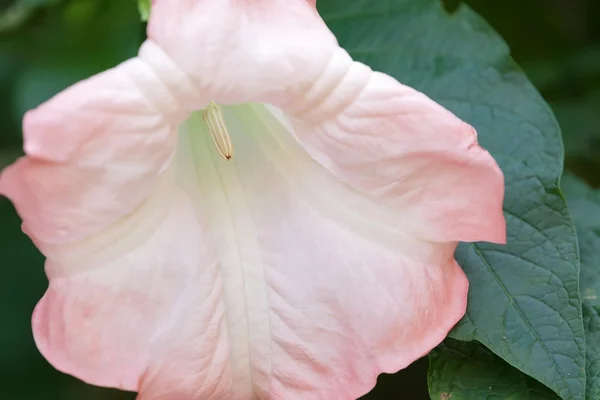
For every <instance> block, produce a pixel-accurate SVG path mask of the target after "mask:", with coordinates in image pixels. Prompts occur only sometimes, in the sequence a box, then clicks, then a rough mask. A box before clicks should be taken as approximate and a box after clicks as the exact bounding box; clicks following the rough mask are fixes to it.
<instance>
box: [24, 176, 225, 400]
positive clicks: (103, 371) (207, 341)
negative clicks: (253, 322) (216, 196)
mask: <svg viewBox="0 0 600 400" xmlns="http://www.w3.org/2000/svg"><path fill="white" fill-rule="evenodd" d="M197 209H198V208H197V206H196V205H193V204H191V203H190V201H189V200H188V199H187V197H186V196H185V195H183V194H182V193H181V191H180V190H179V189H177V188H176V187H175V186H174V185H173V184H172V182H165V184H163V185H161V186H160V187H159V188H158V189H157V190H156V191H155V193H154V194H153V195H151V197H150V199H149V200H148V201H147V202H146V203H145V204H144V206H142V207H140V208H139V209H138V210H137V211H136V212H135V213H134V214H133V215H132V216H131V217H130V218H129V219H127V220H125V221H123V222H121V223H120V224H119V225H118V226H117V227H113V228H111V229H110V230H108V231H106V232H104V233H102V234H101V235H99V236H96V237H94V238H93V239H89V240H87V241H85V242H83V243H76V244H71V245H69V246H66V247H62V248H61V251H60V252H57V253H54V254H52V256H51V257H50V258H48V261H47V265H46V267H47V273H48V275H49V277H50V287H49V289H48V291H47V292H46V294H45V296H44V298H43V299H42V300H41V301H40V303H39V304H38V306H37V308H36V310H35V313H34V317H33V330H34V337H35V340H36V343H37V345H38V347H39V349H40V351H41V352H42V354H43V355H44V356H45V357H46V358H47V359H48V361H50V362H51V363H52V364H53V365H54V366H55V367H56V368H57V369H59V370H61V371H63V372H66V373H69V374H72V375H74V376H76V377H78V378H80V379H82V380H84V381H85V382H88V383H91V384H95V385H101V386H108V387H115V388H120V389H124V390H131V391H137V390H139V388H140V385H142V386H143V387H145V386H147V385H149V384H147V383H146V382H147V381H155V380H160V382H162V383H163V385H162V386H161V387H159V388H155V389H153V390H152V393H153V395H154V396H156V398H157V399H158V398H160V399H165V398H168V399H173V400H175V399H184V398H185V399H195V398H198V399H209V398H213V397H211V396H214V395H219V394H221V395H222V394H223V393H225V392H226V391H227V390H228V388H229V386H230V380H231V376H230V372H229V371H230V360H229V340H230V339H229V337H228V335H227V328H226V325H225V323H224V321H223V318H224V308H223V303H222V298H221V295H222V290H221V288H222V286H221V277H220V275H219V269H218V268H219V266H218V260H217V259H216V258H215V253H214V250H212V249H213V248H214V247H213V245H212V242H211V240H210V238H207V237H206V235H205V232H204V230H203V228H202V227H201V225H202V220H203V218H204V217H203V216H202V215H201V214H199V213H198V212H197V211H196V210H197ZM116 238H119V239H118V240H115V239H116ZM167 392H169V393H167ZM167 394H180V396H174V397H162V396H163V395H167ZM196 396H197V397H196Z"/></svg>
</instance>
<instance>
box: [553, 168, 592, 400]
mask: <svg viewBox="0 0 600 400" xmlns="http://www.w3.org/2000/svg"><path fill="white" fill-rule="evenodd" d="M562 187H563V190H564V192H565V195H566V196H567V199H568V200H569V208H570V209H571V210H572V215H573V221H574V222H575V226H576V227H577V233H578V235H579V248H580V251H581V295H582V297H583V318H584V328H585V334H586V339H587V363H586V370H587V396H586V399H588V400H598V399H600V312H599V311H600V300H599V299H598V296H599V295H600V190H594V189H592V188H590V187H589V186H587V185H586V184H585V183H584V182H583V181H580V180H578V179H577V178H575V177H573V176H571V175H566V176H565V177H564V179H563V182H562Z"/></svg>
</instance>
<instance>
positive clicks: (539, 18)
mask: <svg viewBox="0 0 600 400" xmlns="http://www.w3.org/2000/svg"><path fill="white" fill-rule="evenodd" d="M445 2H446V4H447V6H448V9H449V10H450V11H451V10H453V9H454V8H455V7H456V4H457V3H458V2H457V1H456V0H446V1H445ZM467 2H468V3H469V4H470V5H471V6H472V7H473V8H474V9H475V10H476V11H478V12H479V13H480V14H482V15H483V16H484V17H485V18H486V19H487V20H488V21H489V22H490V24H491V25H492V26H493V27H494V28H495V29H496V30H497V31H498V32H499V33H500V34H501V35H502V36H503V37H504V38H505V40H506V41H507V42H508V44H509V45H510V47H511V49H512V51H513V55H514V57H515V59H516V60H517V61H518V62H519V64H520V65H521V66H522V67H523V69H524V70H525V72H526V73H527V74H528V76H529V77H530V79H531V80H532V81H533V82H534V83H535V84H536V86H537V87H538V88H539V90H540V91H541V92H542V94H543V95H544V96H545V98H546V99H547V100H548V101H549V103H550V104H551V106H552V107H553V109H554V111H555V113H556V116H557V118H558V120H559V122H560V124H561V126H562V128H563V135H564V141H565V147H566V167H567V168H568V169H570V170H571V171H572V172H573V173H575V174H576V175H578V176H579V177H580V178H583V179H585V180H586V181H587V182H588V183H591V184H592V185H594V186H596V187H599V186H600V1H598V0H504V1H502V2H491V1H489V0H469V1H467ZM143 37H144V27H143V24H142V22H141V21H140V15H139V13H138V4H137V3H136V1H134V0H16V1H15V0H0V121H2V129H1V130H0V167H2V166H4V165H7V164H8V163H10V162H12V160H14V159H15V158H16V157H17V156H18V155H19V154H20V153H21V150H20V147H21V131H20V121H21V119H22V117H23V114H24V113H25V112H26V110H28V109H31V108H33V107H35V106H36V105H38V104H39V103H41V102H42V101H44V100H46V99H48V98H49V97H51V96H52V95H53V94H55V93H57V92H58V91H60V90H62V89H63V88H64V87H66V86H68V85H70V84H72V83H74V82H76V81H78V80H80V79H82V78H85V77H88V76H90V75H92V74H94V73H97V72H100V71H102V70H105V69H107V68H110V67H111V66H114V65H115V64H117V63H118V62H120V61H122V60H125V59H127V58H128V57H131V56H133V55H134V54H135V53H136V51H137V48H138V46H139V44H140V43H141V42H142V40H143ZM19 224H20V222H19V219H18V218H17V216H16V215H15V213H14V210H13V208H12V206H11V205H10V203H9V202H8V201H6V200H5V199H1V198H0V266H2V267H3V271H4V273H5V275H4V279H2V280H1V281H0V399H7V400H39V399H44V400H54V399H57V400H71V399H73V400H81V399H86V400H87V399H89V400H119V399H132V398H133V396H132V395H129V394H124V393H116V392H114V391H110V390H104V389H96V388H91V387H89V386H86V385H85V384H83V383H80V382H78V381H76V380H75V379H73V378H70V377H68V376H65V375H63V374H61V373H59V372H57V371H55V370H54V369H53V368H52V367H50V366H49V365H48V364H47V363H46V362H45V361H44V359H43V358H42V356H41V355H40V354H39V353H38V351H37V349H36V348H35V345H34V343H33V338H32V335H31V327H30V315H31V312H32V310H33V307H34V306H35V303H36V302H37V301H38V300H39V298H40V297H41V296H42V294H43V292H44V290H45V287H46V285H47V282H46V280H45V277H44V273H43V270H42V268H41V265H42V257H41V256H40V255H39V253H38V252H37V251H36V250H35V248H34V247H33V245H32V244H31V243H30V242H29V240H28V239H27V238H26V237H25V236H24V235H16V234H15V232H19ZM426 368H427V361H426V360H422V361H420V362H418V363H416V364H415V365H414V366H413V367H411V368H410V369H409V370H407V371H404V372H402V373H400V374H398V375H397V376H382V377H381V378H380V381H379V382H380V384H379V385H378V387H377V388H376V389H375V390H374V391H373V392H372V393H371V394H370V395H368V396H366V397H365V398H368V399H396V398H397V393H403V394H406V396H407V398H411V399H414V400H421V399H426V398H428V397H427V395H426V394H425V393H427V390H426V381H425V370H426ZM394 393H396V395H394Z"/></svg>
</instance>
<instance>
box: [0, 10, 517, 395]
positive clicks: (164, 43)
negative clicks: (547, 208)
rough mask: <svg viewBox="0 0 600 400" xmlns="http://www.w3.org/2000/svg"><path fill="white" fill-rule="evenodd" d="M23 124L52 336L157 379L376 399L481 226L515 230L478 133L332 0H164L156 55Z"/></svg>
mask: <svg viewBox="0 0 600 400" xmlns="http://www.w3.org/2000/svg"><path fill="white" fill-rule="evenodd" d="M23 130H24V141H25V142H24V143H25V144H24V147H25V152H26V156H25V157H23V158H21V159H20V160H18V161H17V162H16V163H15V164H13V165H12V166H10V167H8V168H7V169H6V170H5V171H3V173H2V175H1V178H0V191H1V192H2V193H3V194H4V195H6V196H7V197H9V198H10V199H11V200H12V201H13V203H14V204H15V206H16V209H17V211H18V212H19V214H20V215H21V217H22V219H23V229H24V231H25V233H26V234H28V235H29V236H30V237H31V239H32V240H33V241H34V243H35V244H36V246H37V247H38V248H39V249H40V250H41V251H42V253H43V254H44V255H45V256H46V259H47V261H46V273H47V275H48V278H49V280H50V286H49V288H48V291H47V292H46V294H45V296H44V297H43V299H42V300H41V301H40V303H39V304H38V306H37V308H36V310H35V312H34V316H33V330H34V335H35V340H36V343H37V346H38V347H39V349H40V351H41V352H42V353H43V355H44V356H45V357H46V358H47V359H48V360H49V361H50V362H51V363H52V364H53V365H54V366H55V367H56V368H57V369H59V370H61V371H64V372H66V373H69V374H72V375H74V376H76V377H78V378H80V379H82V380H84V381H86V382H89V383H91V384H95V385H101V386H108V387H116V388H121V389H124V390H131V391H138V392H139V393H140V394H139V399H141V400H159V399H160V400H200V399H202V400H205V399H220V398H223V399H229V400H248V399H284V400H294V399H301V400H310V399H343V400H345V399H355V398H357V397H359V396H361V395H363V394H365V393H366V392H368V391H369V390H370V389H371V388H372V387H373V386H374V384H375V381H376V378H377V376H378V374H380V373H382V372H390V373H391V372H395V371H398V370H400V369H402V368H404V367H406V366H407V365H409V364H410V363H411V362H412V361H414V360H415V359H417V358H419V357H421V356H423V355H424V354H426V353H427V352H428V351H429V350H430V349H431V348H432V347H434V346H436V345H437V344H438V343H439V342H440V341H441V340H442V339H443V338H444V337H445V335H446V334H447V332H448V331H449V329H451V328H452V326H453V325H454V324H455V323H456V322H457V321H458V320H459V319H460V318H461V316H462V315H463V314H464V312H465V307H466V297H467V280H466V277H465V275H464V273H463V272H462V270H461V268H460V267H459V266H458V265H457V263H456V261H455V260H454V256H453V253H454V250H455V248H456V245H457V242H458V241H476V240H485V241H491V242H503V241H504V239H505V224H504V219H503V215H502V200H503V177H502V173H501V171H500V170H499V169H498V167H497V165H496V164H495V162H494V161H493V159H492V157H491V156H490V155H489V154H488V153H487V152H486V151H484V150H483V149H481V148H480V147H479V146H478V144H477V139H476V133H475V131H474V130H473V129H472V128H471V127H470V126H469V125H467V124H466V123H464V122H462V121H461V120H459V119H458V118H457V117H455V116H454V115H453V114H451V113H450V112H449V111H447V110H445V109H444V108H442V107H441V106H440V105H438V104H436V103H435V102H433V101H432V100H430V99H429V98H427V97H426V96H425V95H423V94H421V93H419V92H417V91H415V90H413V89H411V88H409V87H406V86H404V85H402V84H400V83H398V82H397V81H396V80H394V79H393V78H391V77H389V76H387V75H384V74H382V73H378V72H373V71H372V70H371V69H370V68H368V67H367V66H365V65H363V64H361V63H358V62H354V61H353V60H352V59H351V57H350V56H349V55H348V53H347V52H345V51H344V50H343V49H341V48H340V47H339V45H338V43H337V41H336V39H335V37H334V36H333V35H332V33H331V32H330V31H329V30H328V29H327V28H326V26H325V24H324V23H323V21H322V20H321V18H320V17H319V15H318V13H317V11H316V9H315V5H314V1H313V2H311V1H307V0H156V1H155V2H154V6H153V10H152V15H151V19H150V22H149V26H148V39H147V41H146V42H145V43H144V44H143V45H142V47H141V48H140V51H139V54H138V56H137V57H135V58H133V59H130V60H128V61H126V62H124V63H123V64H121V65H119V66H117V67H115V68H114V69H111V70H108V71H106V72H104V73H101V74H99V75H97V76H94V77H92V78H90V79H88V80H85V81H83V82H80V83H78V84H76V85H74V86H72V87H70V88H68V89H67V90H65V91H64V92H62V93H60V94H58V95H57V96H55V97H54V98H52V99H50V100H49V101H48V102H46V103H45V104H43V105H41V106H40V107H38V108H37V109H35V110H32V111H30V112H28V113H27V115H26V116H25V119H24V126H23Z"/></svg>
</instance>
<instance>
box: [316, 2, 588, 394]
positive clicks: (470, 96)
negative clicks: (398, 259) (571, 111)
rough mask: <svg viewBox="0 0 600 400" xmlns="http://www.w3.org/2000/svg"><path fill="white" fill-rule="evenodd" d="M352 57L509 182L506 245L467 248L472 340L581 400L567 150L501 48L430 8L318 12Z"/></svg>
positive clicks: (462, 11)
mask: <svg viewBox="0 0 600 400" xmlns="http://www.w3.org/2000/svg"><path fill="white" fill-rule="evenodd" d="M319 6H320V11H321V13H322V15H323V17H324V19H325V21H326V22H327V24H328V25H329V26H330V28H331V29H332V30H333V31H334V33H335V34H336V36H337V37H338V39H339V41H340V44H341V45H342V46H343V47H344V48H346V49H347V50H348V51H349V52H350V53H351V54H352V56H353V57H354V58H355V59H357V60H360V61H363V62H365V63H366V64H367V65H369V66H371V67H372V68H373V69H376V70H380V71H383V72H386V73H388V74H390V75H392V76H394V77H396V78H398V79H399V80H400V81H402V82H403V83H406V84H408V85H411V86H413V87H415V88H417V89H419V90H421V91H423V92H425V93H426V94H428V95H429V96H431V97H432V98H433V99H435V100H437V101H438V102H440V103H441V104H443V105H444V106H446V107H447V108H449V109H450V110H452V111H453V112H455V113H456V114H457V115H458V116H460V117H461V118H463V119H464V120H466V121H468V122H469V123H471V124H472V125H474V126H475V127H476V128H477V130H478V132H479V137H480V142H481V144H482V145H483V146H484V147H486V148H487V149H488V150H489V151H490V152H491V153H492V155H493V156H494V157H495V158H496V160H497V161H498V163H499V164H500V166H501V168H502V170H503V171H504V174H505V178H506V201H505V214H506V219H507V224H508V245H506V246H496V245H490V244H464V245H461V246H460V248H459V250H458V251H457V259H458V261H459V263H460V264H461V265H462V267H463V268H464V270H465V271H466V273H467V275H468V276H469V280H470V282H471V289H470V292H469V306H468V311H467V314H466V316H465V318H464V319H463V320H462V321H461V323H460V324H459V325H458V326H457V328H456V329H455V330H454V331H453V332H452V333H451V335H452V337H454V338H456V339H461V340H467V341H468V340H477V341H480V342H481V343H483V344H484V345H485V346H487V347H488V348H490V349H491V350H492V351H493V352H494V353H496V354H498V355H499V356H500V357H501V358H503V359H504V360H505V361H507V362H508V363H510V364H511V365H513V366H516V367H517V368H519V369H520V370H522V371H524V372H525V373H526V374H528V375H531V376H533V377H534V378H535V379H537V380H539V381H540V382H542V383H543V384H545V385H547V386H548V387H550V388H552V389H553V390H555V391H556V392H557V393H558V394H560V396H561V397H562V398H564V399H576V400H577V399H583V398H584V392H585V386H586V378H585V356H586V349H585V335H584V330H583V318H582V314H581V300H580V295H579V257H578V254H579V253H578V247H577V237H576V233H575V230H574V227H573V225H572V222H571V220H570V216H569V212H568V210H567V206H566V202H565V200H564V198H563V197H562V194H561V192H560V190H559V189H558V180H559V177H560V174H561V172H562V168H563V164H562V159H563V146H562V141H561V137H560V130H559V128H558V126H557V123H556V120H555V118H554V116H553V114H552V112H551V111H550V109H549V107H548V106H547V104H546V103H545V102H544V101H543V99H542V98H541V96H540V95H539V93H538V92H537V91H536V90H535V88H534V87H533V85H531V83H530V82H529V81H528V80H527V78H526V77H525V76H524V74H523V73H522V72H521V70H520V69H519V68H518V67H517V66H516V65H515V63H514V62H513V61H512V59H511V58H510V55H509V50H508V48H507V46H506V44H505V43H504V42H503V41H502V39H501V38H500V37H499V36H498V35H497V34H496V33H495V32H494V31H493V30H492V29H491V28H490V27H489V25H488V24H487V23H486V22H485V21H483V20H482V18H481V17H479V16H478V15H476V14H475V13H474V12H473V11H471V10H470V9H469V8H467V7H460V8H459V9H458V10H457V11H456V12H455V13H453V14H451V15H450V14H448V13H447V12H446V11H444V9H443V7H442V6H441V3H440V2H439V1H438V0H380V1H377V2H373V1H372V0H355V1H352V2H348V1H345V0H320V2H319Z"/></svg>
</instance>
